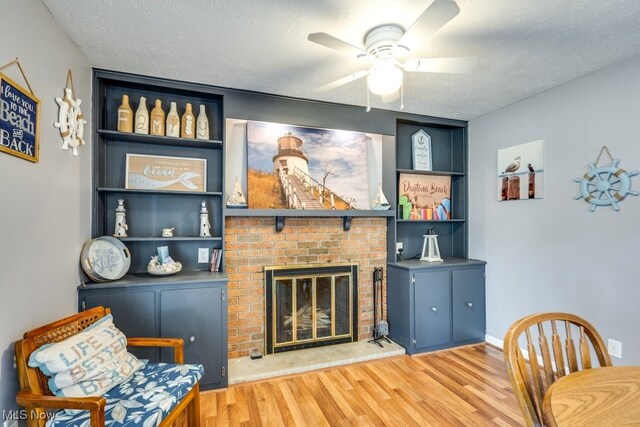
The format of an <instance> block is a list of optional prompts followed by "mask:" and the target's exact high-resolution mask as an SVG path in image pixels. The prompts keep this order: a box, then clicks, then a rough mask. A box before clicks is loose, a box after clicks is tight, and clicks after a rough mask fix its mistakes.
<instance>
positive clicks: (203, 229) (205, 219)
mask: <svg viewBox="0 0 640 427" xmlns="http://www.w3.org/2000/svg"><path fill="white" fill-rule="evenodd" d="M200 237H211V223H210V222H209V211H208V210H207V206H206V204H205V202H204V200H203V201H202V203H201V207H200Z"/></svg>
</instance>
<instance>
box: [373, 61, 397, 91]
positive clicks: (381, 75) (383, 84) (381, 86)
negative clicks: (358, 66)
mask: <svg viewBox="0 0 640 427" xmlns="http://www.w3.org/2000/svg"><path fill="white" fill-rule="evenodd" d="M402 77H403V73H402V70H401V69H400V68H398V67H397V66H396V65H395V64H393V63H390V62H384V63H380V64H376V65H375V66H374V67H373V69H372V70H371V72H370V73H369V76H367V87H368V88H369V90H370V91H371V93H374V94H376V95H389V94H391V93H394V92H396V91H398V89H400V86H402Z"/></svg>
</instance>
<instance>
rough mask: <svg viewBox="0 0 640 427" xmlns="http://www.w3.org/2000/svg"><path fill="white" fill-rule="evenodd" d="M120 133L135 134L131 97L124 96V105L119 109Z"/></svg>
mask: <svg viewBox="0 0 640 427" xmlns="http://www.w3.org/2000/svg"><path fill="white" fill-rule="evenodd" d="M118 131H120V132H128V133H131V132H133V110H132V109H131V107H130V106H129V95H122V104H120V106H119V107H118Z"/></svg>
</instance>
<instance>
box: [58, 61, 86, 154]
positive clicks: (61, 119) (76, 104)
mask: <svg viewBox="0 0 640 427" xmlns="http://www.w3.org/2000/svg"><path fill="white" fill-rule="evenodd" d="M56 102H57V103H58V106H59V107H60V109H59V110H58V121H57V122H55V123H54V124H53V126H55V127H57V128H58V129H60V136H61V137H62V147H61V148H62V149H63V150H68V149H69V147H71V152H72V153H73V156H74V157H77V156H78V146H79V145H84V144H85V141H84V125H85V123H87V121H86V120H85V119H84V115H83V114H82V111H81V110H80V104H81V103H82V100H81V99H79V98H76V89H75V87H74V86H73V75H72V74H71V69H69V70H68V71H67V81H66V82H65V88H64V98H56Z"/></svg>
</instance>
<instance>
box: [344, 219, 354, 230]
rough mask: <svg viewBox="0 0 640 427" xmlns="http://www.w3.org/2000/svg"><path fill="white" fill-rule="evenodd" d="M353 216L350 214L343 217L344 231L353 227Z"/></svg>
mask: <svg viewBox="0 0 640 427" xmlns="http://www.w3.org/2000/svg"><path fill="white" fill-rule="evenodd" d="M351 218H352V217H350V216H345V217H342V228H343V229H344V231H349V229H350V228H351Z"/></svg>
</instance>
